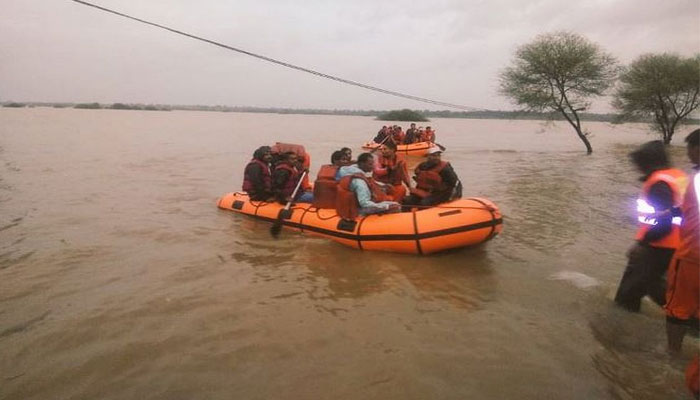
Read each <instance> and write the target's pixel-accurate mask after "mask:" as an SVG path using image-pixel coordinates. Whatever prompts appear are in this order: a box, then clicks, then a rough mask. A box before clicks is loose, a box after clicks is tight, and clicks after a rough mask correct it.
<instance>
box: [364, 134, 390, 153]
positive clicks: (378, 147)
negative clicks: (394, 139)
mask: <svg viewBox="0 0 700 400" xmlns="http://www.w3.org/2000/svg"><path fill="white" fill-rule="evenodd" d="M390 137H391V136H389V135H386V137H384V140H382V141H381V143H379V145H377V147H375V148H373V149H372V150H370V151H369V152H370V153H374V152H375V151H377V150H379V149H381V148H382V145H383V144H384V143H385V142H386V141H387V140H389V138H390Z"/></svg>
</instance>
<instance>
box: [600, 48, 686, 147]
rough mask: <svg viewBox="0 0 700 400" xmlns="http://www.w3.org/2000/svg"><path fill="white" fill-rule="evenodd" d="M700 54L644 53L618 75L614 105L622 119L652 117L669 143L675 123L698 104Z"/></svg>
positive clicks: (680, 121) (656, 127) (664, 139)
mask: <svg viewBox="0 0 700 400" xmlns="http://www.w3.org/2000/svg"><path fill="white" fill-rule="evenodd" d="M699 94H700V55H696V56H695V57H691V58H682V57H680V56H678V55H676V54H646V55H643V56H640V57H639V58H637V59H636V60H635V61H633V62H632V63H631V64H630V65H629V66H628V67H627V68H626V69H625V70H624V71H623V72H622V74H621V75H620V83H619V85H618V87H617V90H616V92H615V95H614V99H613V103H612V104H613V107H615V108H616V109H617V110H618V111H619V112H620V114H619V117H620V119H621V120H622V121H625V120H634V119H637V118H639V117H642V118H648V117H653V120H654V122H653V123H652V128H653V129H654V130H656V131H658V132H659V133H660V134H661V139H662V140H663V142H664V143H665V144H669V143H671V139H672V138H673V133H674V132H675V130H676V127H677V126H678V124H680V123H682V122H683V119H684V118H685V117H687V116H688V114H690V113H691V112H693V110H695V109H697V108H698V106H699V105H700V96H699Z"/></svg>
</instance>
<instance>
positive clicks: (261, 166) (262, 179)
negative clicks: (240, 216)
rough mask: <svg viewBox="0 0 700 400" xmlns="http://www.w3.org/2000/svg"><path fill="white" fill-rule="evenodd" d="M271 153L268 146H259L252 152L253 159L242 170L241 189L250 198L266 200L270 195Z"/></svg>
mask: <svg viewBox="0 0 700 400" xmlns="http://www.w3.org/2000/svg"><path fill="white" fill-rule="evenodd" d="M270 161H272V153H271V149H270V147H269V146H261V147H259V148H258V149H257V150H255V152H254V153H253V159H252V160H250V162H249V163H248V165H246V167H245V170H244V172H243V191H244V192H247V193H248V196H250V199H251V200H255V201H267V200H269V199H270V198H271V197H272V173H271V171H270Z"/></svg>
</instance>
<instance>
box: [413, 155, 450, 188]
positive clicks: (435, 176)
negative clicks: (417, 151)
mask: <svg viewBox="0 0 700 400" xmlns="http://www.w3.org/2000/svg"><path fill="white" fill-rule="evenodd" d="M446 166H447V161H440V162H439V163H438V164H436V165H434V166H433V167H432V168H430V169H419V168H416V188H415V189H413V190H411V193H413V194H415V195H417V196H419V197H427V196H428V195H430V193H433V192H441V191H444V190H447V185H445V182H443V181H442V176H440V172H442V170H443V169H445V167H446Z"/></svg>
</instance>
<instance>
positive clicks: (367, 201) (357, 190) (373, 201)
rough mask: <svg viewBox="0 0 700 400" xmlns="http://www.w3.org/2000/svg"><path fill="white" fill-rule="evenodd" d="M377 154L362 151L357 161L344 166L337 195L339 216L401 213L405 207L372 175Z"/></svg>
mask: <svg viewBox="0 0 700 400" xmlns="http://www.w3.org/2000/svg"><path fill="white" fill-rule="evenodd" d="M372 171H374V156H373V155H372V154H371V153H362V154H360V156H359V157H358V158H357V164H353V165H347V166H345V167H341V168H340V181H339V182H338V193H337V198H336V210H337V212H338V215H339V216H340V217H341V218H343V219H347V220H353V219H355V218H357V217H358V216H360V215H368V214H379V213H386V212H399V211H400V210H401V206H400V204H399V203H397V202H395V201H390V197H389V196H388V195H387V194H386V193H385V192H384V191H383V189H382V187H381V186H380V185H379V184H378V183H377V182H375V181H374V179H373V178H372Z"/></svg>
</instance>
